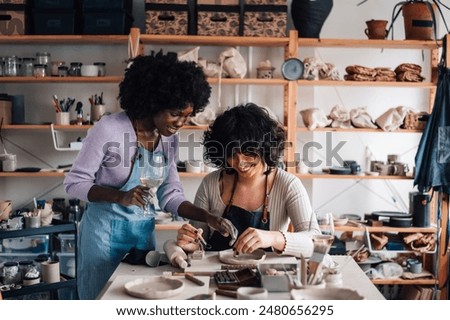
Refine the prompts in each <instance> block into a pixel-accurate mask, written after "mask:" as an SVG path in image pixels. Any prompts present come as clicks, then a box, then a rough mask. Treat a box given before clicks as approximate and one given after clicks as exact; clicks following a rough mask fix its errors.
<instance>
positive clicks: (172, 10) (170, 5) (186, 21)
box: [145, 0, 195, 35]
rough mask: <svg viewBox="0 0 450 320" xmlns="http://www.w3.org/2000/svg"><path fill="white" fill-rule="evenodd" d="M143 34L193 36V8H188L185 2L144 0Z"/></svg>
mask: <svg viewBox="0 0 450 320" xmlns="http://www.w3.org/2000/svg"><path fill="white" fill-rule="evenodd" d="M145 33H147V34H167V35H187V34H195V23H194V20H193V8H190V7H189V5H188V1H187V0H171V1H170V0H169V1H162V0H150V1H149V0H146V2H145Z"/></svg>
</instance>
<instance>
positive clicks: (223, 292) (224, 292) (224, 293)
mask: <svg viewBox="0 0 450 320" xmlns="http://www.w3.org/2000/svg"><path fill="white" fill-rule="evenodd" d="M216 294H218V295H221V296H226V297H231V298H235V299H237V293H236V291H231V290H222V289H216Z"/></svg>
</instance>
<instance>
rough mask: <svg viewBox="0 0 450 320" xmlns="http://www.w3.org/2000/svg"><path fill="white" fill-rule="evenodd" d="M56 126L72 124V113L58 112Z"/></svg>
mask: <svg viewBox="0 0 450 320" xmlns="http://www.w3.org/2000/svg"><path fill="white" fill-rule="evenodd" d="M55 124H59V125H69V124H70V112H56V113H55Z"/></svg>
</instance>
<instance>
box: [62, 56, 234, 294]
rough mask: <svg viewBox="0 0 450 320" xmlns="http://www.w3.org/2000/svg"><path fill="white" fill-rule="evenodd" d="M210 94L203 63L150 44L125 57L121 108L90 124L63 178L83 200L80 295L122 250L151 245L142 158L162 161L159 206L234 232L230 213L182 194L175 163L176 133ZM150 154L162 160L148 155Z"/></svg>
mask: <svg viewBox="0 0 450 320" xmlns="http://www.w3.org/2000/svg"><path fill="white" fill-rule="evenodd" d="M210 95H211V87H210V86H209V84H208V82H207V79H206V77H205V75H204V73H203V70H202V69H201V67H199V66H198V65H196V64H195V63H194V62H187V61H178V60H177V55H176V54H175V53H167V54H163V53H162V51H160V52H159V53H156V54H155V53H154V52H152V53H151V54H150V55H147V56H138V57H136V58H134V59H133V60H132V61H131V64H130V65H129V66H128V68H127V69H126V71H125V76H124V79H123V80H122V82H121V83H120V85H119V101H120V106H121V108H122V109H123V111H122V112H118V113H115V114H111V115H108V116H103V117H102V118H101V119H100V121H98V122H97V123H96V124H95V125H94V126H93V127H92V128H91V129H90V130H89V131H88V134H87V136H86V138H85V139H84V140H83V147H82V149H81V150H80V152H79V154H78V156H77V158H76V159H75V161H74V163H73V166H72V169H71V170H70V172H69V173H68V174H67V176H66V178H65V180H64V186H65V190H66V192H67V193H68V194H69V195H70V196H72V197H76V198H78V199H81V200H83V201H85V202H86V208H85V211H84V213H83V216H82V218H81V221H80V225H79V236H78V260H77V280H78V281H77V282H78V295H79V298H80V299H95V298H96V297H97V295H98V294H99V292H100V290H101V289H102V288H103V287H104V286H105V284H106V282H107V281H108V279H109V277H110V276H111V275H112V273H113V272H114V270H115V269H116V268H117V266H118V265H119V263H120V262H121V260H122V259H123V258H124V256H125V255H126V254H127V253H130V252H135V253H136V252H141V253H145V252H147V251H149V250H154V249H155V233H154V229H155V221H154V215H152V214H150V215H144V214H143V212H144V211H143V210H144V208H145V207H147V208H148V209H149V210H150V211H154V207H152V206H149V205H148V202H149V201H148V199H149V197H150V196H154V195H153V194H152V193H151V192H150V189H149V188H148V187H146V186H143V185H141V184H140V173H139V172H140V170H139V169H140V167H142V166H145V165H164V166H165V167H166V170H165V172H166V173H167V174H166V175H165V178H164V180H163V182H162V184H161V185H160V186H159V188H158V189H157V191H156V197H157V198H158V202H159V206H160V207H161V209H162V210H164V211H167V212H171V213H172V214H173V215H175V216H176V215H180V216H182V217H185V218H188V219H195V220H200V221H203V222H205V223H207V224H208V225H209V226H210V227H211V228H213V229H215V230H219V231H220V232H221V233H223V234H224V235H232V236H233V237H234V238H235V233H236V231H235V229H234V226H233V225H232V224H231V223H230V222H229V221H228V220H226V219H223V218H221V217H217V216H215V215H212V214H210V213H209V212H208V211H206V210H205V209H201V208H199V207H197V206H194V205H193V204H192V203H190V202H189V201H187V200H186V198H185V196H184V192H183V189H182V186H181V183H180V180H179V176H178V173H177V169H176V163H175V159H176V154H177V150H178V135H177V134H176V133H177V132H178V130H180V129H181V128H182V127H183V125H184V124H185V123H186V121H187V119H188V118H189V117H190V116H193V115H195V114H196V113H197V112H201V111H202V110H203V109H204V108H205V107H206V105H207V104H208V102H209V97H210ZM155 155H162V158H163V159H164V162H163V163H162V164H161V163H156V164H155V163H153V162H152V159H156V158H155V157H154V156H155ZM150 213H152V212H150ZM153 213H154V212H153ZM141 256H142V254H141ZM141 258H142V257H141ZM141 260H142V259H141ZM138 262H139V261H138ZM138 262H136V261H135V262H134V263H138Z"/></svg>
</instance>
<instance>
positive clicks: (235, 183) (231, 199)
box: [222, 173, 238, 213]
mask: <svg viewBox="0 0 450 320" xmlns="http://www.w3.org/2000/svg"><path fill="white" fill-rule="evenodd" d="M222 181H223V180H222ZM237 181H238V175H237V173H235V174H234V180H233V189H231V197H230V201H228V205H227V208H226V211H225V212H226V213H228V212H229V211H230V208H231V206H232V205H233V197H234V191H235V190H236V186H237Z"/></svg>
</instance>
